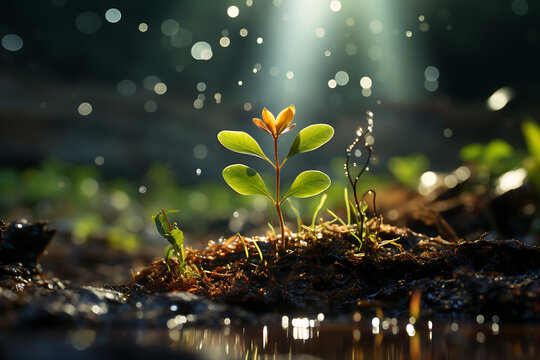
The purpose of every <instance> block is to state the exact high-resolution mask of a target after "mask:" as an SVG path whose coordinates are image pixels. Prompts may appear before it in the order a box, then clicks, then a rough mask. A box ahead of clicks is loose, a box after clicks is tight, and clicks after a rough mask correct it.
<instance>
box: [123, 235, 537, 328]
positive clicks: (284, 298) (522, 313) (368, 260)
mask: <svg viewBox="0 0 540 360" xmlns="http://www.w3.org/2000/svg"><path fill="white" fill-rule="evenodd" d="M289 235H290V236H291V241H290V244H291V246H290V248H289V249H288V250H287V251H286V253H281V252H278V251H276V250H275V248H276V247H275V246H274V245H275V242H276V241H277V239H275V238H274V237H273V236H271V235H268V236H266V237H259V238H253V239H249V238H246V242H247V244H248V249H249V250H248V252H249V257H248V258H246V253H245V248H244V245H243V243H242V242H241V241H240V240H239V239H238V238H237V237H233V238H231V239H228V240H225V239H222V240H221V241H219V242H217V243H210V244H209V245H208V247H207V248H206V249H204V250H202V251H199V250H188V252H187V259H188V261H189V262H190V263H191V264H194V265H195V266H196V268H197V269H198V270H197V271H198V275H199V277H191V278H185V277H178V276H175V275H174V271H175V270H174V269H176V268H177V267H178V264H177V263H176V262H174V261H173V262H172V264H171V265H173V271H172V272H169V271H168V269H167V267H166V266H165V263H164V262H163V260H161V259H160V260H156V261H155V262H154V263H152V264H151V266H150V267H149V268H147V269H145V270H144V271H142V272H141V273H139V274H138V275H137V276H136V279H135V280H136V284H134V285H129V286H127V287H126V289H129V291H134V292H146V293H156V292H157V293H159V292H169V291H187V292H191V293H194V294H197V295H200V296H204V297H205V298H208V299H211V300H213V301H215V302H218V303H225V304H230V305H235V306H239V307H242V308H244V309H248V310H250V311H254V312H258V313H261V312H263V313H264V312H269V311H279V312H287V313H313V312H319V311H320V312H324V313H334V314H337V313H343V312H350V311H354V310H358V309H363V310H370V309H371V310H375V309H377V308H378V309H381V310H382V311H383V312H384V313H385V314H387V315H388V316H396V317H399V316H406V315H407V314H408V313H409V304H410V302H411V296H412V294H413V293H414V292H420V293H421V294H422V295H421V309H422V313H423V314H424V315H428V314H429V315H430V316H439V317H452V318H472V317H474V316H476V314H485V315H494V314H497V315H498V316H500V317H502V318H506V319H512V320H513V321H516V320H535V321H538V320H540V249H538V248H535V247H531V246H527V245H524V244H522V243H520V242H518V241H515V240H485V239H478V240H476V241H461V242H459V241H458V242H449V241H446V240H444V239H442V238H440V237H437V238H430V237H427V236H425V235H421V234H417V233H414V232H413V231H411V230H409V229H406V228H398V227H393V226H390V225H383V226H382V227H381V232H380V235H381V238H382V239H383V240H385V239H395V238H399V240H397V241H396V243H397V244H399V245H401V248H399V247H397V246H394V245H391V244H390V245H387V246H385V247H382V248H379V249H378V250H377V251H373V252H370V253H363V252H360V251H358V249H357V242H356V240H355V239H354V238H353V237H352V236H351V235H350V232H349V229H348V228H347V227H345V226H338V225H332V226H328V225H326V226H318V227H317V229H316V230H315V231H312V232H309V231H306V232H303V233H300V234H289ZM254 241H256V242H257V244H258V246H259V248H260V250H261V252H262V255H263V261H261V260H260V257H259V255H258V252H257V251H256V248H255V246H254V245H253V244H254V243H253V242H254Z"/></svg>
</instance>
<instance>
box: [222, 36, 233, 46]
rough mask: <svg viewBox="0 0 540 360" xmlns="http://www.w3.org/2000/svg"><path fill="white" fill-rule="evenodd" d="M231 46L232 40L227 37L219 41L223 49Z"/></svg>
mask: <svg viewBox="0 0 540 360" xmlns="http://www.w3.org/2000/svg"><path fill="white" fill-rule="evenodd" d="M230 44H231V40H230V39H229V38H228V37H226V36H223V37H222V38H221V39H219V45H221V46H222V47H227V46H229V45H230Z"/></svg>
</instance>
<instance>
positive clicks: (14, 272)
mask: <svg viewBox="0 0 540 360" xmlns="http://www.w3.org/2000/svg"><path fill="white" fill-rule="evenodd" d="M54 234H55V230H53V229H51V228H50V227H49V226H48V224H47V223H46V222H37V223H32V224H29V223H27V222H26V221H16V222H13V223H11V224H9V225H7V226H5V228H3V229H2V230H1V232H0V287H2V288H7V289H11V290H17V291H21V290H22V289H24V288H25V287H26V286H28V285H29V284H37V285H39V286H41V285H47V284H46V282H45V281H44V280H43V279H41V273H42V271H41V267H40V266H39V264H38V263H37V261H38V258H39V257H40V256H41V255H42V253H43V251H44V250H45V248H46V247H47V245H49V242H50V241H51V240H52V238H53V236H54Z"/></svg>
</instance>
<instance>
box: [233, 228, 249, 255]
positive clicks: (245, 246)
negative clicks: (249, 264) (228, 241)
mask: <svg viewBox="0 0 540 360" xmlns="http://www.w3.org/2000/svg"><path fill="white" fill-rule="evenodd" d="M236 236H238V238H239V239H240V241H241V242H242V244H244V251H245V252H246V259H249V251H248V247H247V244H246V241H245V240H244V237H243V236H242V235H240V233H236Z"/></svg>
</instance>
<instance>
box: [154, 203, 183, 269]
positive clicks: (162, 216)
mask: <svg viewBox="0 0 540 360" xmlns="http://www.w3.org/2000/svg"><path fill="white" fill-rule="evenodd" d="M177 212H178V210H167V211H165V209H163V210H161V211H160V212H159V213H158V214H157V215H156V216H152V221H153V222H154V223H155V224H156V227H157V230H158V232H159V234H160V235H161V236H163V237H164V238H165V239H166V240H167V241H168V242H169V243H170V245H169V246H167V247H166V248H165V257H164V259H165V265H167V269H169V272H170V271H171V268H170V267H169V260H170V259H171V257H173V256H176V257H177V258H178V263H179V264H180V266H179V268H178V274H179V275H184V273H185V267H186V266H185V265H186V264H185V257H184V233H183V232H182V230H180V229H179V228H178V226H177V224H176V223H175V224H174V227H173V225H171V223H170V221H169V219H168V218H167V214H173V213H177Z"/></svg>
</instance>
